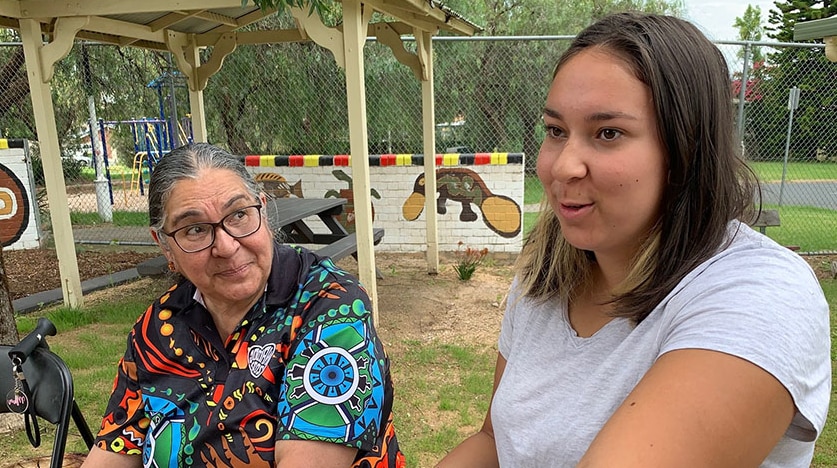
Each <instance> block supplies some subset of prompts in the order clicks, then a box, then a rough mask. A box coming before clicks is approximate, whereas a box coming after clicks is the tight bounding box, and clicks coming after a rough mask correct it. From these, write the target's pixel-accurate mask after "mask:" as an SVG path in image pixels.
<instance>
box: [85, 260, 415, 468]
mask: <svg viewBox="0 0 837 468" xmlns="http://www.w3.org/2000/svg"><path fill="white" fill-rule="evenodd" d="M195 297H196V289H195V286H194V285H193V284H191V283H190V282H188V281H186V280H183V281H181V282H180V283H179V284H177V285H175V286H173V287H172V288H171V289H169V291H168V292H166V293H165V294H164V295H163V296H161V297H160V298H159V299H158V300H157V301H156V302H155V303H154V304H152V305H151V306H150V307H149V308H148V310H146V312H145V313H144V314H143V315H142V316H141V317H140V318H139V320H138V321H137V323H136V324H135V325H134V327H133V329H132V331H131V333H130V334H129V336H128V346H127V351H126V352H125V355H124V357H123V358H122V359H121V360H120V363H119V369H118V373H117V376H116V379H115V382H114V387H113V392H112V394H111V397H110V401H109V403H108V406H107V409H106V411H105V416H104V418H103V421H102V427H101V430H100V432H99V434H98V437H97V439H96V445H97V446H98V447H99V448H100V449H103V450H106V451H111V452H116V453H120V454H128V455H141V456H142V459H143V466H155V467H161V468H162V467H170V468H174V467H180V466H236V467H237V466H263V467H270V466H274V449H275V444H276V441H279V440H287V439H297V440H300V439H301V440H315V441H324V442H330V443H335V444H340V445H345V446H349V447H353V448H357V449H358V455H357V457H356V459H355V463H354V465H353V466H355V467H373V466H374V467H382V468H384V467H403V466H405V463H404V458H403V456H402V455H401V453H400V451H399V450H398V442H397V440H396V437H395V431H394V429H393V426H392V416H391V408H392V384H391V380H390V374H389V363H388V361H387V357H386V355H385V354H384V350H383V347H382V345H381V342H380V340H379V339H378V336H377V334H376V332H375V330H374V328H373V326H372V322H371V314H370V309H371V306H370V303H369V298H368V296H367V294H366V292H365V291H364V290H363V288H362V287H361V286H360V285H359V284H358V281H357V279H355V278H354V277H353V276H351V275H349V274H348V273H346V272H344V271H342V270H340V269H339V268H337V267H335V265H334V264H333V263H332V262H331V260H330V259H324V258H320V257H318V256H316V255H315V254H313V253H311V252H310V251H308V250H305V249H303V248H300V247H289V246H283V245H279V244H275V245H274V255H273V265H272V268H271V273H270V277H269V280H268V284H267V289H266V291H265V294H264V296H263V297H262V299H261V300H260V301H259V302H258V303H257V304H256V305H255V306H254V307H253V309H252V310H250V311H249V313H248V314H247V315H246V316H245V318H244V319H243V320H242V322H241V323H240V324H239V325H238V327H237V328H236V329H235V330H234V331H233V333H232V334H231V335H230V336H229V337H227V339H226V340H225V341H222V338H221V337H220V336H219V334H218V331H217V329H216V328H215V326H214V323H213V321H212V319H211V318H210V316H209V313H208V312H207V311H206V309H204V307H203V306H202V305H201V304H200V302H199V301H196V300H195ZM312 456H314V457H316V453H312Z"/></svg>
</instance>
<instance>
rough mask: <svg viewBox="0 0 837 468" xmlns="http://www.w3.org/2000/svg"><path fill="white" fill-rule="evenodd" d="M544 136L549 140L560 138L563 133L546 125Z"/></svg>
mask: <svg viewBox="0 0 837 468" xmlns="http://www.w3.org/2000/svg"><path fill="white" fill-rule="evenodd" d="M546 134H547V135H548V136H549V137H550V138H561V136H563V135H564V131H563V130H561V128H560V127H556V126H554V125H547V126H546Z"/></svg>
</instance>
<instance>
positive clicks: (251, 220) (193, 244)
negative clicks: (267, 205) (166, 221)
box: [160, 205, 262, 253]
mask: <svg viewBox="0 0 837 468" xmlns="http://www.w3.org/2000/svg"><path fill="white" fill-rule="evenodd" d="M261 209H262V205H252V206H247V207H244V208H241V209H238V210H236V211H233V212H232V213H230V214H228V215H226V216H224V217H223V218H221V221H218V222H217V223H197V224H190V225H188V226H183V227H182V228H178V229H175V230H174V231H172V232H166V231H163V230H160V232H162V233H163V234H165V235H166V236H168V237H171V238H172V239H174V243H175V244H177V246H178V247H180V250H182V251H184V252H186V253H195V252H200V251H201V250H204V249H208V248H209V247H211V246H212V244H214V243H215V230H216V229H217V228H219V227H220V228H221V229H223V230H224V232H226V233H227V234H229V235H230V236H231V237H234V238H236V239H240V238H242V237H247V236H249V235H250V234H253V233H254V232H256V231H258V230H259V228H260V227H262V216H261Z"/></svg>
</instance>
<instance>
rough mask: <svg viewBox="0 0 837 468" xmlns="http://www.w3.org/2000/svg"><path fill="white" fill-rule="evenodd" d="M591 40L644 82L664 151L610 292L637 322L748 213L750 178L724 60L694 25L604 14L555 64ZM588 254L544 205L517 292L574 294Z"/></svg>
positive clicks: (585, 276) (620, 310) (585, 274)
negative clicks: (633, 245)
mask: <svg viewBox="0 0 837 468" xmlns="http://www.w3.org/2000/svg"><path fill="white" fill-rule="evenodd" d="M591 47H596V48H599V49H600V50H602V51H604V52H606V53H610V54H613V56H614V57H617V58H619V59H620V60H622V61H624V63H625V64H626V66H627V67H628V69H629V70H631V71H632V72H633V73H634V75H635V76H636V78H637V79H639V80H640V81H641V82H643V83H644V84H646V85H647V86H648V87H649V89H650V91H651V96H652V99H653V106H654V109H655V111H656V115H657V130H658V134H659V135H660V136H661V139H662V144H663V147H664V148H665V151H666V154H667V155H668V169H669V171H670V173H669V177H668V183H667V185H666V187H665V189H664V192H663V200H662V212H661V216H660V219H658V220H657V222H656V224H655V225H654V227H653V228H652V230H651V232H650V233H649V234H648V237H647V238H646V239H645V240H644V243H643V245H642V246H641V247H640V250H639V252H638V253H637V254H636V256H635V258H634V260H633V264H632V265H631V268H630V270H629V272H628V275H627V278H626V279H625V280H624V281H623V283H622V285H621V286H620V287H619V290H618V291H616V292H615V293H614V294H615V295H614V296H613V300H612V303H613V305H614V307H613V314H614V315H616V316H621V317H629V318H631V319H633V320H634V321H636V322H637V323H638V322H640V321H642V320H643V319H644V318H645V317H646V316H647V315H648V314H649V313H650V312H651V310H653V308H654V307H655V306H656V305H657V304H658V303H660V302H661V301H662V300H663V298H664V297H665V296H666V295H667V294H668V293H669V292H670V291H671V290H672V289H673V288H674V287H675V286H676V285H677V283H678V282H680V280H682V279H683V277H684V276H686V275H687V274H688V273H689V272H690V271H692V270H693V269H694V268H695V267H696V266H698V265H699V264H700V263H702V262H704V261H705V260H707V259H709V258H710V257H711V256H712V255H713V254H715V253H716V252H717V251H718V249H719V248H721V247H722V245H723V243H724V241H725V240H726V239H727V226H728V224H729V221H731V220H733V219H736V218H742V217H744V216H751V215H752V213H751V208H752V205H753V194H754V189H756V188H757V181H756V180H755V177H754V175H753V174H752V172H751V171H750V170H749V168H748V167H747V166H746V165H745V164H744V162H743V161H742V159H741V157H740V152H739V148H738V145H737V142H736V138H735V133H734V131H735V128H734V123H733V122H734V110H733V104H732V92H731V88H730V81H729V72H728V69H727V64H726V61H725V59H724V57H723V55H722V54H721V52H720V51H719V50H718V48H717V47H715V45H713V44H712V43H711V42H710V41H709V40H708V39H707V38H706V37H705V36H704V35H703V34H702V33H701V32H700V31H699V30H698V29H697V28H696V27H694V26H693V25H692V24H690V23H688V22H686V21H683V20H680V19H678V18H674V17H670V16H661V15H652V14H642V13H619V14H614V15H610V16H607V17H605V18H603V19H601V20H599V21H598V22H596V23H594V24H593V25H591V26H589V27H588V28H586V29H585V30H584V31H582V32H581V33H580V34H579V35H578V36H577V37H576V38H575V40H574V41H573V42H572V44H571V45H570V47H569V48H568V49H567V51H566V52H564V54H563V55H562V56H561V58H560V59H559V61H558V64H557V66H556V68H555V73H557V72H558V70H560V69H561V67H563V66H564V64H566V63H567V61H569V60H570V59H571V58H573V57H574V56H576V55H577V54H578V53H579V52H581V51H583V50H585V49H588V48H591ZM626 208H629V207H626ZM594 261H595V259H594V258H593V256H592V255H590V253H588V252H584V251H581V250H579V249H576V248H575V247H573V246H571V245H570V244H569V243H567V241H566V240H565V239H564V237H563V235H562V234H561V227H560V224H559V222H558V219H557V218H556V217H555V215H554V214H553V213H552V211H551V210H548V209H543V210H542V213H541V216H540V217H539V218H538V221H537V222H536V224H535V227H534V228H533V229H532V232H531V233H530V235H529V236H528V237H527V239H526V242H525V244H524V246H523V250H522V252H521V255H520V257H519V259H518V264H517V266H518V275H519V279H520V285H521V287H522V290H523V294H525V295H526V296H529V297H532V298H535V299H540V300H545V299H548V298H550V297H554V296H559V297H564V298H567V299H568V300H572V299H573V298H574V296H575V295H576V294H577V293H578V291H579V290H580V288H582V287H584V286H585V285H586V282H587V281H589V277H590V275H589V272H590V265H591V262H594Z"/></svg>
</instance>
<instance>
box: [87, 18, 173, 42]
mask: <svg viewBox="0 0 837 468" xmlns="http://www.w3.org/2000/svg"><path fill="white" fill-rule="evenodd" d="M84 29H85V30H87V31H94V32H98V33H102V34H110V35H113V36H120V37H128V38H133V39H137V40H142V41H151V42H159V43H160V44H165V42H166V34H165V31H162V30H161V31H155V30H154V29H152V28H151V27H150V26H144V25H142V24H135V23H129V22H127V21H119V20H114V19H110V18H102V17H101V16H92V17H90V22H89V23H88V25H87V26H86V27H85V28H84ZM122 45H125V44H122Z"/></svg>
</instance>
